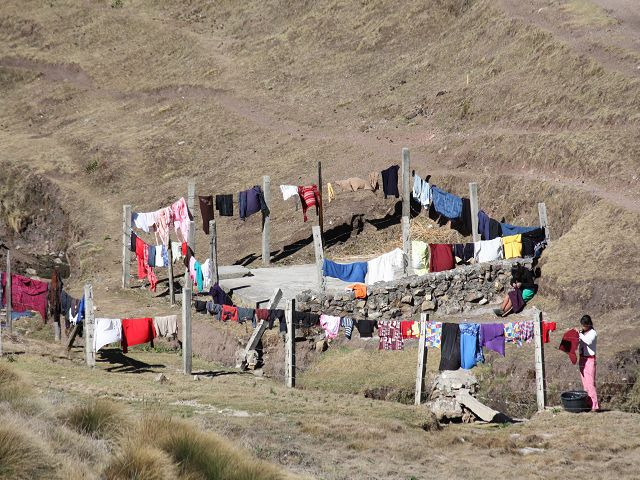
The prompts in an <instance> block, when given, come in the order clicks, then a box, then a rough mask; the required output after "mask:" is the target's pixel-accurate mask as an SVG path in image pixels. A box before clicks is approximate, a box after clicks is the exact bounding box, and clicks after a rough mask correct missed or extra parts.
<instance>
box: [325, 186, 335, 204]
mask: <svg viewBox="0 0 640 480" xmlns="http://www.w3.org/2000/svg"><path fill="white" fill-rule="evenodd" d="M334 198H336V192H335V190H334V189H333V185H331V183H327V203H331V201H332V200H333V199H334Z"/></svg>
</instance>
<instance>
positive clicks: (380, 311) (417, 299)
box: [296, 259, 531, 320]
mask: <svg viewBox="0 0 640 480" xmlns="http://www.w3.org/2000/svg"><path fill="white" fill-rule="evenodd" d="M516 263H521V264H524V265H526V266H528V267H530V266H531V260H530V259H516V260H501V261H496V262H488V263H480V264H476V265H464V266H460V267H457V268H455V269H453V270H447V271H445V272H438V273H429V274H427V275H424V276H416V275H413V276H409V277H405V278H402V279H400V280H395V281H393V282H380V283H376V284H374V285H369V286H368V288H367V293H368V297H367V299H366V300H365V299H355V298H354V294H353V292H351V291H345V292H337V293H329V292H327V293H326V294H325V296H324V298H321V297H320V296H319V295H318V293H317V292H311V291H304V292H302V293H301V294H300V295H298V296H297V297H296V310H298V311H302V312H308V311H311V312H313V313H324V314H328V315H337V316H341V317H352V318H355V319H364V318H368V319H370V320H378V319H380V320H389V319H391V318H395V317H403V318H408V317H415V316H416V315H417V314H419V313H421V312H427V313H433V312H435V311H438V312H442V313H445V314H451V313H459V312H463V311H465V310H469V309H471V308H472V307H473V306H474V305H477V304H485V303H487V302H489V301H491V300H493V299H494V297H496V296H497V295H499V296H500V297H502V295H504V293H505V292H506V290H507V289H508V286H509V280H510V279H511V268H512V267H513V266H514V265H515V264H516Z"/></svg>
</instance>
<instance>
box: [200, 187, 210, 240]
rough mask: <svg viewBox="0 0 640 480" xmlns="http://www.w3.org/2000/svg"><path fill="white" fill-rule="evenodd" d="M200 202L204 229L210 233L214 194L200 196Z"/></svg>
mask: <svg viewBox="0 0 640 480" xmlns="http://www.w3.org/2000/svg"><path fill="white" fill-rule="evenodd" d="M198 200H199V202H200V216H201V217H202V230H204V233H206V234H207V235H209V222H210V221H211V220H213V219H214V216H213V195H207V196H200V195H199V196H198Z"/></svg>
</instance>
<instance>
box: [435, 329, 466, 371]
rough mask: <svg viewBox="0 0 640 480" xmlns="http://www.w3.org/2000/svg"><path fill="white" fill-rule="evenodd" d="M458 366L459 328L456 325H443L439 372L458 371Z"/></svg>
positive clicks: (459, 364)
mask: <svg viewBox="0 0 640 480" xmlns="http://www.w3.org/2000/svg"><path fill="white" fill-rule="evenodd" d="M460 366H461V363H460V326H459V325H458V324H457V323H443V324H442V338H441V341H440V370H458V369H459V368H460Z"/></svg>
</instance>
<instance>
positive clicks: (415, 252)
mask: <svg viewBox="0 0 640 480" xmlns="http://www.w3.org/2000/svg"><path fill="white" fill-rule="evenodd" d="M411 268H413V273H414V274H415V275H426V274H427V273H429V245H428V244H426V243H425V242H421V241H420V240H412V241H411Z"/></svg>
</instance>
